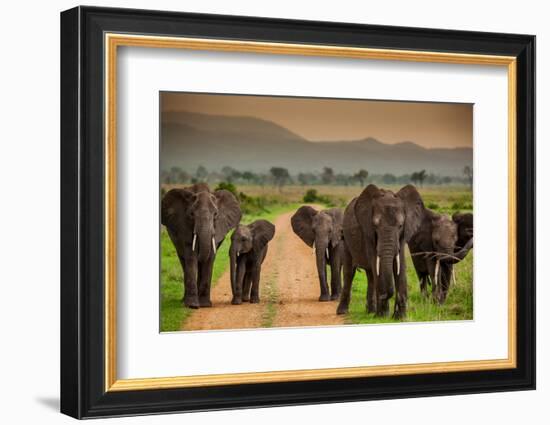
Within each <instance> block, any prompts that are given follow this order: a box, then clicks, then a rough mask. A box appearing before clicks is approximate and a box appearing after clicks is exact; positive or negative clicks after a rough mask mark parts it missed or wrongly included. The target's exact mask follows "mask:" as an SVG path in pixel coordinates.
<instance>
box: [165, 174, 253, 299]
mask: <svg viewBox="0 0 550 425" xmlns="http://www.w3.org/2000/svg"><path fill="white" fill-rule="evenodd" d="M161 204H162V205H161V223H162V224H163V225H165V226H166V229H167V231H168V235H169V236H170V239H171V240H172V243H173V244H174V246H175V248H176V252H177V254H178V258H179V261H180V264H181V267H182V269H183V277H184V296H183V299H182V302H183V304H184V305H185V306H186V307H189V308H199V307H211V306H212V302H211V300H210V286H211V283H212V282H211V281H212V266H213V264H214V259H215V256H216V251H217V249H218V248H219V246H220V245H221V243H222V242H223V240H224V238H225V236H226V235H227V233H228V232H229V231H230V230H231V229H232V228H234V227H236V226H237V224H238V223H239V222H240V220H241V215H242V214H241V209H240V207H239V202H238V201H237V199H236V198H235V196H234V195H233V194H232V193H231V192H229V191H227V190H216V191H214V192H211V191H210V188H209V187H208V185H207V184H204V183H202V184H195V185H193V186H191V187H187V188H184V189H171V190H170V191H168V192H167V193H166V195H164V197H163V198H162V203H161Z"/></svg>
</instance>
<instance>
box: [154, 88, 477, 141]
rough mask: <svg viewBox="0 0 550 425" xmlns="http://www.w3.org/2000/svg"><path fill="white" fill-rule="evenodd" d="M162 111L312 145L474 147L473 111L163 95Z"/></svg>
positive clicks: (389, 104) (310, 100) (441, 105)
mask: <svg viewBox="0 0 550 425" xmlns="http://www.w3.org/2000/svg"><path fill="white" fill-rule="evenodd" d="M161 99H162V106H161V107H162V110H163V111H170V110H186V111H190V112H200V113H206V114H213V115H232V116H243V115H244V116H252V117H257V118H262V119H265V120H269V121H273V122H275V123H277V124H279V125H282V126H284V127H286V128H287V129H289V130H290V131H292V132H294V133H297V134H299V135H300V136H302V137H304V138H306V139H309V140H311V141H323V140H331V141H337V140H357V139H364V138H366V137H374V138H376V139H378V140H380V141H381V142H384V143H399V142H403V141H412V142H415V143H417V144H419V145H422V146H425V147H427V148H433V147H449V148H450V147H472V131H473V107H472V106H473V105H471V104H452V103H423V102H396V101H370V100H347V99H346V100H341V99H319V98H295V97H275V96H243V95H215V94H191V93H173V92H170V93H168V92H163V93H162V96H161Z"/></svg>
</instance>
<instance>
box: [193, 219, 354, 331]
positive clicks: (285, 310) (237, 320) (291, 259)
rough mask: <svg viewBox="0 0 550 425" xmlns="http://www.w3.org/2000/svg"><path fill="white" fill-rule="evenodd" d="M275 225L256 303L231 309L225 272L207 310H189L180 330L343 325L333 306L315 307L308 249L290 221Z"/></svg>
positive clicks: (314, 274)
mask: <svg viewBox="0 0 550 425" xmlns="http://www.w3.org/2000/svg"><path fill="white" fill-rule="evenodd" d="M293 213H294V212H293V211H292V212H289V213H285V214H282V215H280V216H279V217H278V218H277V219H276V220H275V223H274V224H275V227H276V231H275V237H274V238H273V240H272V241H271V242H270V243H269V247H268V253H267V257H266V259H265V261H264V264H263V266H262V275H261V280H260V303H259V304H250V303H243V304H242V305H231V283H230V279H229V270H228V271H226V272H225V273H224V274H223V275H222V277H221V278H220V279H219V281H218V282H217V284H216V286H215V287H214V288H213V289H212V292H211V299H212V305H213V307H212V308H201V309H199V310H197V311H194V312H193V314H192V315H191V316H190V317H189V318H188V319H187V321H186V322H185V324H184V326H183V327H182V330H187V331H189V330H213V329H246V328H259V327H290V326H323V325H324V326H326V325H339V324H343V323H344V321H343V317H342V316H337V315H336V306H337V301H329V302H319V301H318V298H319V292H320V290H319V279H318V277H317V269H316V267H315V258H314V254H313V251H312V249H311V248H309V247H308V246H307V245H306V244H304V243H303V242H302V241H301V240H300V239H299V238H298V236H296V235H295V234H294V232H293V231H292V227H291V225H290V217H292V214H293Z"/></svg>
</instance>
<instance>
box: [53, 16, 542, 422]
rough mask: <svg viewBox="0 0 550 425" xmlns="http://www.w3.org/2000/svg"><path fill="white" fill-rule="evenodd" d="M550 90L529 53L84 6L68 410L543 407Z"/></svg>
mask: <svg viewBox="0 0 550 425" xmlns="http://www.w3.org/2000/svg"><path fill="white" fill-rule="evenodd" d="M534 70H535V37H534V36H530V35H518V34H495V33H478V32H464V31H450V30H435V29H419V28H402V27H390V26H369V25H356V24H343V23H329V22H313V21H293V20H277V19H265V18H251V17H238V16H220V15H200V14H186V13H175V12H160V11H143V10H129V9H108V8H94V7H77V8H74V9H71V10H68V11H65V12H63V13H62V14H61V103H62V110H61V113H62V114H61V115H62V123H61V164H62V170H61V192H62V205H61V207H62V208H61V210H62V218H61V220H62V225H61V229H62V230H61V247H62V252H61V256H62V276H61V411H62V412H63V413H65V414H68V415H71V416H73V417H76V418H91V417H103V416H120V415H137V414H148V413H162V412H178V411H180V412H185V411H198V410H215V409H230V408H245V407H258V406H275V405H292V404H312V403H329V402H342V401H353V400H371V399H383V398H400V397H416V396H435V395H450V394H464V393H476V392H489V391H510V390H526V389H534V388H535V217H534V215H535V169H534V167H535V151H534V148H535V135H534V122H535V107H534V105H535V102H534V92H535V91H534V90H535V88H534V84H535V75H534V74H535V71H534ZM474 228H475V238H474ZM474 240H475V244H474Z"/></svg>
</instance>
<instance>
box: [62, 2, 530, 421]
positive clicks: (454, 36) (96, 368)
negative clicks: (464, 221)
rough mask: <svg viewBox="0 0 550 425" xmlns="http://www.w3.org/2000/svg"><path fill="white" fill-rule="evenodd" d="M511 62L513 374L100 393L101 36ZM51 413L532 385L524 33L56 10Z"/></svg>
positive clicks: (85, 414)
mask: <svg viewBox="0 0 550 425" xmlns="http://www.w3.org/2000/svg"><path fill="white" fill-rule="evenodd" d="M106 32H115V33H130V34H134V33H138V34H153V35H167V36H178V37H180V36H185V37H201V38H216V39H231V40H257V41H265V42H274V43H297V44H303V43H307V44H318V45H331V46H348V47H370V48H383V49H400V50H421V51H432V52H449V53H476V54H485V55H506V56H514V57H516V58H517V105H516V106H517V109H516V114H517V115H516V116H517V123H516V129H517V170H516V171H517V173H516V174H517V282H518V284H517V312H516V313H517V339H516V341H517V351H516V352H517V367H516V368H514V369H503V370H485V371H474V372H451V373H430V374H417V375H403V376H384V377H369V378H346V379H329V380H320V381H319V380H317V381H300V382H271V383H260V384H246V385H226V386H214V387H212V386H209V387H194V388H173V389H157V390H142V391H117V392H106V391H105V385H104V380H105V374H104V370H105V360H104V354H105V342H104V332H105V326H104V325H105V323H104V313H105V311H104V309H105V305H104V297H105V293H104V286H103V281H104V270H105V264H104V262H105V260H104V258H105V257H104V249H105V240H104V238H105V236H104V232H103V231H102V229H104V226H105V219H104V213H103V212H104V207H105V201H104V190H105V180H104V176H105V164H104V156H105V152H104V145H103V143H102V140H103V136H104V105H105V99H104V90H103V88H104V84H105V81H104V69H103V64H104V57H105V50H104V49H105V45H104V34H105V33H106ZM61 194H62V197H61V412H62V413H65V414H67V415H70V416H73V417H75V418H92V417H105V416H120V415H136V414H152V413H163V412H184V411H202V410H218V409H234V408H244V407H260V406H281V405H297V404H315V403H331V402H345V401H354V400H375V399H387V398H405V397H419V396H438V395H452V394H466V393H483V392H495V391H513V390H529V389H534V388H535V37H534V36H532V35H519V34H501V33H480V32H469V31H451V30H433V29H421V28H406V27H391V26H374V25H356V24H348V23H332V22H330V23H329V22H313V21H296V20H283V19H265V18H255V17H240V16H220V15H204V14H190V13H176V12H162V11H148V10H147V11H146V10H132V9H110V8H96V7H76V8H74V9H70V10H68V11H65V12H62V13H61Z"/></svg>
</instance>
